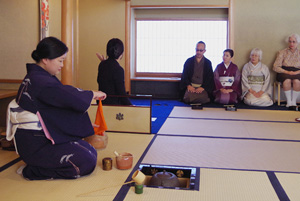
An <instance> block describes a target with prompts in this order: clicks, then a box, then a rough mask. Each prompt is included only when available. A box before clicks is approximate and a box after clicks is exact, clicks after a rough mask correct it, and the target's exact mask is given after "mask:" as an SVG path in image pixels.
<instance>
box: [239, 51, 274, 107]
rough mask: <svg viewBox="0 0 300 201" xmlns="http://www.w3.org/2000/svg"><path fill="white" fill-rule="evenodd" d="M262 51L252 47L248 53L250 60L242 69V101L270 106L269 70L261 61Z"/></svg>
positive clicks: (254, 104) (271, 102)
mask: <svg viewBox="0 0 300 201" xmlns="http://www.w3.org/2000/svg"><path fill="white" fill-rule="evenodd" d="M261 59H262V51H261V50H260V49H258V48H254V49H253V50H252V51H251V53H250V61H249V62H248V63H246V64H245V65H244V67H243V70H242V90H243V95H242V97H243V98H244V103H245V104H247V105H253V106H262V107H263V106H271V105H273V101H272V99H271V97H270V95H271V88H270V71H269V69H268V67H267V66H266V65H265V64H263V63H261V62H260V61H261Z"/></svg>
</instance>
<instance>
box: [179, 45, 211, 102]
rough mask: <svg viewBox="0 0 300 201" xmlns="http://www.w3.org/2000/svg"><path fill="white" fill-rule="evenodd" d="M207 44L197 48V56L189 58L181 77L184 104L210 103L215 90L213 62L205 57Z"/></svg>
mask: <svg viewBox="0 0 300 201" xmlns="http://www.w3.org/2000/svg"><path fill="white" fill-rule="evenodd" d="M205 51H206V50H205V43H204V42H203V41H200V42H198V43H197V46H196V55H195V56H193V57H191V58H188V59H187V60H186V62H185V64H184V67H183V72H182V75H181V82H180V90H181V95H182V100H183V102H185V103H187V104H193V103H194V104H198V103H200V104H204V103H208V102H210V98H211V96H212V92H213V90H214V74H213V69H212V65H211V61H210V60H208V59H207V58H205V57H204V53H205Z"/></svg>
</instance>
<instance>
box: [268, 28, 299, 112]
mask: <svg viewBox="0 0 300 201" xmlns="http://www.w3.org/2000/svg"><path fill="white" fill-rule="evenodd" d="M286 42H288V48H285V49H283V50H281V51H279V52H278V54H277V58H276V60H275V62H274V65H273V70H274V71H275V72H277V77H276V79H277V81H279V82H281V83H282V85H283V91H284V94H285V96H286V100H287V104H286V107H290V106H296V105H297V104H296V101H297V98H298V96H299V95H300V50H299V49H298V48H297V46H298V45H299V43H300V36H299V35H298V34H292V35H290V36H289V37H288V38H287V40H286Z"/></svg>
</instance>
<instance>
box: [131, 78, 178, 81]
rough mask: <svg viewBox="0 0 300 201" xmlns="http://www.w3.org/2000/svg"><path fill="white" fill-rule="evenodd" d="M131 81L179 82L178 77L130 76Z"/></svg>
mask: <svg viewBox="0 0 300 201" xmlns="http://www.w3.org/2000/svg"><path fill="white" fill-rule="evenodd" d="M130 80H131V81H159V82H161V81H162V82H180V80H181V79H180V78H179V77H132V78H131V79H130Z"/></svg>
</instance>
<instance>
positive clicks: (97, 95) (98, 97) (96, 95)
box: [93, 91, 106, 100]
mask: <svg viewBox="0 0 300 201" xmlns="http://www.w3.org/2000/svg"><path fill="white" fill-rule="evenodd" d="M93 93H94V97H93V99H96V100H104V99H105V98H106V93H104V92H102V91H93Z"/></svg>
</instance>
